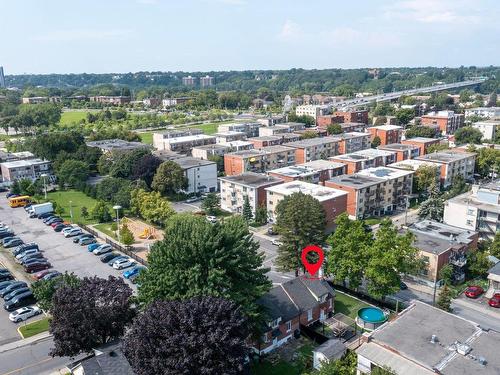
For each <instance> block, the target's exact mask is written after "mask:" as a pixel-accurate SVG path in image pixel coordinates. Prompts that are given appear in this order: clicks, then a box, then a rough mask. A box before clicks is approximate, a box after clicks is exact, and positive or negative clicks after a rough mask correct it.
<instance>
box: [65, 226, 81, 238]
mask: <svg viewBox="0 0 500 375" xmlns="http://www.w3.org/2000/svg"><path fill="white" fill-rule="evenodd" d="M80 234H82V230H81V229H80V228H73V229H71V230H69V231H67V232H65V233H64V237H66V238H69V237H75V236H78V235H80Z"/></svg>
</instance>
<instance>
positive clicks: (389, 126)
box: [368, 125, 403, 130]
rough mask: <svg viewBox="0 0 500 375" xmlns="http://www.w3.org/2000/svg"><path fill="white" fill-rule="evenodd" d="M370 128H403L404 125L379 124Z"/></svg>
mask: <svg viewBox="0 0 500 375" xmlns="http://www.w3.org/2000/svg"><path fill="white" fill-rule="evenodd" d="M368 129H379V130H398V129H403V127H401V126H398V125H377V126H370V127H369V128H368Z"/></svg>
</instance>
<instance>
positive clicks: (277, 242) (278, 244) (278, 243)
mask: <svg viewBox="0 0 500 375" xmlns="http://www.w3.org/2000/svg"><path fill="white" fill-rule="evenodd" d="M271 243H272V244H273V245H274V246H282V245H283V242H281V241H278V240H272V241H271Z"/></svg>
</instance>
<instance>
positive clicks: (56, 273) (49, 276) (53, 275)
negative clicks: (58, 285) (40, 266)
mask: <svg viewBox="0 0 500 375" xmlns="http://www.w3.org/2000/svg"><path fill="white" fill-rule="evenodd" d="M61 275H62V273H61V272H59V271H54V272H50V273H48V274H46V275H45V276H44V277H43V278H42V280H45V281H47V280H52V279H55V278H56V277H59V276H61Z"/></svg>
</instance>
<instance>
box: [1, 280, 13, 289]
mask: <svg viewBox="0 0 500 375" xmlns="http://www.w3.org/2000/svg"><path fill="white" fill-rule="evenodd" d="M15 282H16V281H15V280H5V281H0V291H1V290H3V289H5V288H7V287H8V286H9V285H11V284H12V283H15Z"/></svg>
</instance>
